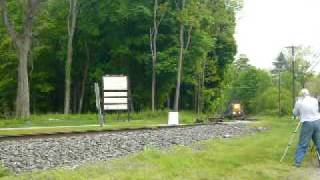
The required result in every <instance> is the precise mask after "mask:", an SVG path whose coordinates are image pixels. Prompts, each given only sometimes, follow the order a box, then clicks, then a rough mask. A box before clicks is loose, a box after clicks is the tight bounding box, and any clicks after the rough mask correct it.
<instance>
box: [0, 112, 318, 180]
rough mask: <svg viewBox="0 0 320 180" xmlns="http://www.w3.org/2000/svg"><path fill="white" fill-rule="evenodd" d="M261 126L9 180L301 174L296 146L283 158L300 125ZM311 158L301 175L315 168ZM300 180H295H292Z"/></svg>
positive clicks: (243, 179) (271, 122)
mask: <svg viewBox="0 0 320 180" xmlns="http://www.w3.org/2000/svg"><path fill="white" fill-rule="evenodd" d="M260 119H263V121H262V122H261V123H259V124H255V126H261V125H264V126H267V127H269V128H270V130H268V131H267V132H263V133H258V134H255V135H247V136H245V137H238V138H232V139H218V140H217V139H215V140H208V141H205V142H200V143H196V144H194V145H192V146H190V147H183V146H175V147H173V148H171V149H168V150H155V149H150V148H146V149H145V150H144V151H143V152H140V153H137V154H133V155H131V156H128V157H123V158H120V159H115V160H112V161H108V162H98V163H95V164H87V165H84V166H81V167H79V168H76V169H73V170H71V169H63V168H59V169H56V170H48V171H39V172H32V173H25V174H22V175H19V176H14V175H12V176H6V177H3V178H4V179H10V180H12V179H35V180H36V179H61V180H62V179H75V180H81V179H101V180H102V179H116V180H118V179H218V180H220V179H230V180H260V179H261V180H268V179H275V180H278V179H287V177H288V176H289V175H290V174H292V171H296V169H295V168H294V167H293V166H292V164H293V152H294V149H295V144H294V146H293V147H292V148H291V149H290V150H289V153H288V156H287V159H286V160H285V162H284V163H282V164H280V163H279V159H280V157H281V155H282V153H283V150H284V148H285V147H286V145H287V143H288V139H289V136H290V135H291V132H292V130H293V129H294V128H295V126H296V124H297V122H292V121H289V120H288V119H287V118H282V119H276V118H268V117H264V118H260ZM312 158H313V157H312V156H311V155H310V153H309V154H308V156H307V157H306V159H305V160H304V163H303V167H302V169H301V171H304V169H305V168H307V167H309V166H312V165H313V166H314V164H312V163H311V162H312V160H311V159H312ZM291 178H293V179H295V178H294V177H291Z"/></svg>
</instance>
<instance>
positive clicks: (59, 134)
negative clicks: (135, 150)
mask: <svg viewBox="0 0 320 180" xmlns="http://www.w3.org/2000/svg"><path fill="white" fill-rule="evenodd" d="M219 123H223V121H219V122H218V121H215V122H213V121H210V122H208V123H195V124H180V125H152V126H142V127H117V128H114V129H93V130H84V131H81V130H79V131H67V132H64V131H61V132H60V131H57V132H49V133H46V132H40V133H34V134H17V135H0V141H3V140H17V139H30V138H46V137H48V138H49V137H64V136H78V135H86V134H101V133H106V132H126V131H141V130H157V129H167V128H184V127H193V126H201V125H212V124H219ZM57 128H59V126H57ZM17 129H18V128H17ZM28 129H29V128H28ZM37 129H38V128H37Z"/></svg>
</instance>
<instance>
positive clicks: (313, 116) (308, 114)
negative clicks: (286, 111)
mask: <svg viewBox="0 0 320 180" xmlns="http://www.w3.org/2000/svg"><path fill="white" fill-rule="evenodd" d="M318 110H319V109H318V100H317V99H316V98H313V97H311V96H306V97H301V98H299V99H298V100H297V101H296V104H295V106H294V109H293V114H294V115H295V116H299V117H300V121H301V122H305V121H316V120H320V113H319V111H318Z"/></svg>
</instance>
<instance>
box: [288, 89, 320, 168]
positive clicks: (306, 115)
mask: <svg viewBox="0 0 320 180" xmlns="http://www.w3.org/2000/svg"><path fill="white" fill-rule="evenodd" d="M300 95H301V97H300V98H299V99H298V100H297V101H296V103H295V106H294V109H293V115H294V116H299V117H300V121H301V123H302V127H301V132H300V138H299V144H298V147H297V151H296V156H295V166H296V167H300V165H301V162H302V159H303V157H304V155H305V153H306V152H307V150H308V147H309V142H310V140H311V139H312V140H313V142H314V144H315V145H316V146H317V150H318V152H319V154H320V113H319V112H318V100H317V99H316V98H313V97H311V96H310V93H309V91H308V90H307V89H302V90H301V92H300Z"/></svg>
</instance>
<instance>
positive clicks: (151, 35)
mask: <svg viewBox="0 0 320 180" xmlns="http://www.w3.org/2000/svg"><path fill="white" fill-rule="evenodd" d="M152 37H153V31H152V28H150V50H151V55H152V57H153V56H154V52H153V51H154V50H153V45H152V44H153V43H152V39H153V38H152Z"/></svg>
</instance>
